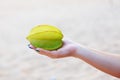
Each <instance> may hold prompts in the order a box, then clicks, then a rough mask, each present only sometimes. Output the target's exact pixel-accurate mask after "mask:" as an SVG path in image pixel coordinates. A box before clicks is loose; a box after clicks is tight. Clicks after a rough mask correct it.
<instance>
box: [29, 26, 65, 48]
mask: <svg viewBox="0 0 120 80" xmlns="http://www.w3.org/2000/svg"><path fill="white" fill-rule="evenodd" d="M62 38H63V34H62V32H61V31H60V30H59V29H58V28H56V27H54V26H51V25H38V26H35V27H34V28H33V29H32V30H31V31H30V33H29V35H28V36H27V40H29V41H30V43H31V44H32V45H33V46H35V47H36V48H43V49H46V50H56V49H58V48H60V47H61V46H62Z"/></svg>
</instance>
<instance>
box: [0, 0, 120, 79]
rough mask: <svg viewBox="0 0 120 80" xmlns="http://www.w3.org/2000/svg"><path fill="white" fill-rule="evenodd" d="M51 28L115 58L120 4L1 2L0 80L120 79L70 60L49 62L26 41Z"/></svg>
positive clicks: (115, 0) (112, 0)
mask: <svg viewBox="0 0 120 80" xmlns="http://www.w3.org/2000/svg"><path fill="white" fill-rule="evenodd" d="M38 24H51V25H55V26H57V27H58V28H60V29H61V30H62V32H63V33H64V36H65V37H68V38H70V39H72V40H74V41H76V42H78V43H79V44H82V45H84V46H86V47H90V48H95V49H98V50H102V51H106V52H110V53H113V54H119V53H120V1H119V0H0V80H119V79H118V78H115V77H113V76H110V75H108V74H106V73H103V72H101V71H99V70H97V69H95V68H94V67H92V66H90V65H88V64H87V63H85V62H84V61H82V60H80V59H75V58H71V57H69V58H64V59H51V58H48V57H46V56H43V55H39V54H37V53H36V52H35V51H33V50H31V49H29V48H28V47H27V45H28V44H29V42H28V41H27V40H26V39H25V37H26V36H27V35H28V32H29V30H30V29H31V28H32V27H33V26H34V25H38Z"/></svg>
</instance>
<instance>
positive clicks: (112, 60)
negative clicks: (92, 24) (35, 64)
mask: <svg viewBox="0 0 120 80" xmlns="http://www.w3.org/2000/svg"><path fill="white" fill-rule="evenodd" d="M29 47H30V48H32V49H34V50H36V51H37V52H38V53H39V54H42V55H45V56H48V57H51V58H54V59H57V58H64V57H74V58H79V59H82V60H83V61H85V62H87V63H88V64H90V65H92V66H93V67H95V68H97V69H99V70H101V71H103V72H105V73H108V74H110V75H112V76H115V77H118V78H120V55H119V54H118V55H117V54H111V53H106V52H102V51H98V50H95V49H91V48H86V47H84V46H82V45H80V44H78V43H76V42H73V41H71V40H63V46H62V47H61V48H60V49H58V50H54V51H48V50H44V49H41V48H35V47H34V46H32V45H30V46H29Z"/></svg>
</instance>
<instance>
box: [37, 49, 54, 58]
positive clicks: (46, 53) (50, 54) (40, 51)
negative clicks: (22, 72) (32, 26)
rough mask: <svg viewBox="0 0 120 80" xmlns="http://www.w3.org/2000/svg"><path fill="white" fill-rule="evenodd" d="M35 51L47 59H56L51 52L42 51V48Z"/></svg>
mask: <svg viewBox="0 0 120 80" xmlns="http://www.w3.org/2000/svg"><path fill="white" fill-rule="evenodd" d="M36 50H37V52H38V53H39V54H42V55H45V56H49V57H52V58H55V57H56V55H54V54H53V53H52V51H48V50H44V49H42V48H36Z"/></svg>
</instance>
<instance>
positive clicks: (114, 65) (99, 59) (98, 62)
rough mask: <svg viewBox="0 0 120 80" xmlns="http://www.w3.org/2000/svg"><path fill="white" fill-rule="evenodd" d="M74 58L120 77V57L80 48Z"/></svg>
mask: <svg viewBox="0 0 120 80" xmlns="http://www.w3.org/2000/svg"><path fill="white" fill-rule="evenodd" d="M73 56H74V57H77V58H80V59H82V60H84V61H85V62H87V63H88V64H90V65H92V66H94V67H96V68H97V69H99V70H101V71H104V72H106V73H108V74H111V75H113V76H116V77H120V56H116V55H113V54H108V53H103V52H99V51H96V50H93V49H88V48H85V47H81V46H79V48H77V50H76V51H75V53H74V55H73Z"/></svg>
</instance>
